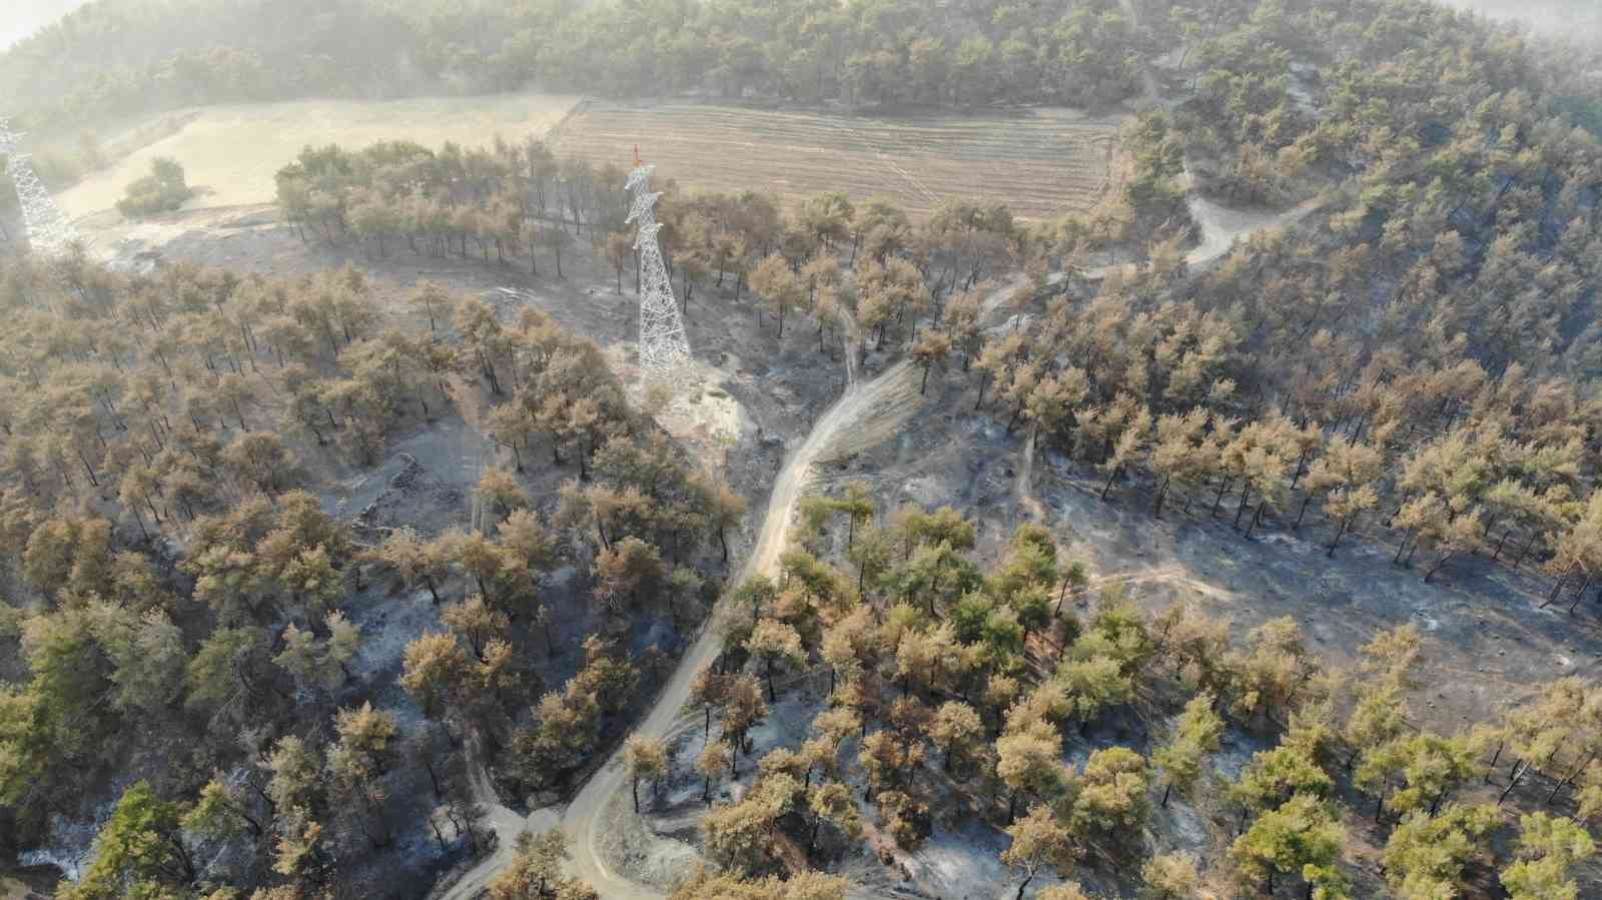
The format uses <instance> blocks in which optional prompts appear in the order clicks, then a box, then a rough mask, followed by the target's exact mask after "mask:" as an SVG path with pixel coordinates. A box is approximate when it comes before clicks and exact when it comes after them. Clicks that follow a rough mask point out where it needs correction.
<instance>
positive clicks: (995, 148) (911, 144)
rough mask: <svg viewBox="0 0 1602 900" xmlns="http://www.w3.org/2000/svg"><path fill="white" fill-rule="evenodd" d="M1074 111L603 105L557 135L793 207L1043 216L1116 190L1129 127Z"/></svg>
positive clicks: (666, 173) (676, 175)
mask: <svg viewBox="0 0 1602 900" xmlns="http://www.w3.org/2000/svg"><path fill="white" fill-rule="evenodd" d="M1120 121H1121V120H1120V119H1119V118H1117V117H1090V116H1086V115H1084V114H1082V113H1078V112H1075V111H1073V110H1060V109H1034V110H1020V111H1018V112H1006V113H987V114H984V115H944V116H907V117H895V118H873V117H865V116H846V115H834V114H827V113H813V112H772V111H765V110H753V109H743V108H738V107H727V106H706V105H700V104H688V103H686V104H652V105H639V106H633V105H624V104H613V103H592V104H589V105H588V106H587V107H586V108H584V109H583V110H582V111H581V112H578V113H576V114H574V115H573V116H571V117H569V118H568V120H567V121H566V123H564V125H563V126H562V127H561V129H560V133H559V134H557V135H555V136H554V137H555V143H556V150H557V152H558V154H559V155H564V156H565V155H575V156H585V157H588V158H589V159H591V160H592V161H597V162H599V161H601V160H605V159H615V160H616V161H617V162H618V163H619V164H620V165H625V164H627V163H628V161H629V159H630V157H631V156H632V154H633V148H634V146H635V145H636V144H638V145H639V147H640V153H641V155H642V156H643V157H644V158H645V159H646V161H647V162H651V163H655V164H656V166H657V172H658V174H659V175H660V176H662V177H665V178H673V179H676V180H677V181H678V182H679V183H680V184H683V185H687V186H691V187H699V188H706V189H712V190H730V191H733V190H758V191H766V192H768V193H771V194H774V195H776V196H778V197H779V198H780V199H781V200H783V201H784V202H785V203H787V204H789V203H793V202H795V201H797V200H799V199H801V198H803V197H806V196H809V195H812V194H815V193H818V192H820V191H826V190H843V191H846V192H847V193H848V194H850V195H851V197H852V199H854V200H863V199H866V198H868V197H871V196H875V195H886V196H889V197H891V198H893V199H894V200H896V201H897V202H898V203H900V204H901V206H902V207H903V208H905V209H906V210H907V211H908V212H909V213H911V214H912V215H913V216H915V217H920V216H924V215H927V214H928V212H929V211H930V210H931V209H933V208H934V206H935V205H936V204H937V203H939V202H940V201H941V200H942V199H944V198H947V197H952V198H964V199H968V200H986V201H1001V202H1004V203H1006V204H1007V205H1008V206H1010V207H1011V208H1012V210H1013V212H1014V214H1015V215H1018V216H1020V217H1023V218H1031V219H1041V218H1049V217H1052V216H1055V215H1059V214H1061V213H1064V212H1070V211H1074V210H1083V209H1087V208H1089V207H1090V206H1092V205H1093V204H1095V202H1096V201H1097V200H1098V199H1099V198H1100V197H1101V195H1102V193H1103V192H1104V191H1105V190H1106V189H1107V188H1108V186H1109V181H1110V178H1111V172H1112V170H1113V167H1112V165H1111V163H1112V158H1113V153H1114V150H1115V148H1116V144H1117V140H1116V139H1117V132H1118V126H1119V124H1120Z"/></svg>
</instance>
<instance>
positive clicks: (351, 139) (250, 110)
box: [57, 94, 578, 217]
mask: <svg viewBox="0 0 1602 900" xmlns="http://www.w3.org/2000/svg"><path fill="white" fill-rule="evenodd" d="M577 102H578V98H576V97H567V96H559V95H551V94H499V95H494V96H487V97H425V98H420V99H413V100H389V101H382V102H360V101H353V100H301V101H293V102H288V103H250V104H241V105H234V106H211V107H205V108H202V109H199V110H194V111H193V112H192V113H189V114H186V115H185V118H187V119H188V121H187V122H185V123H184V124H183V125H182V127H180V128H179V129H178V130H177V131H176V132H175V133H173V134H171V135H168V136H167V137H164V138H162V139H161V140H158V141H156V142H154V143H151V144H148V145H146V146H143V147H141V148H140V149H139V150H137V151H135V152H134V153H132V154H130V155H128V156H126V157H124V158H123V159H121V160H119V161H118V162H117V163H115V164H114V165H111V166H109V167H107V168H105V169H102V170H100V171H99V172H95V173H94V174H92V175H90V176H89V177H87V178H85V179H84V180H83V181H81V182H79V183H78V184H77V185H75V186H73V187H72V188H69V189H68V190H67V191H65V192H63V193H62V194H61V195H60V196H59V197H58V198H57V202H59V203H60V204H61V205H62V208H63V209H65V210H66V211H67V213H68V215H71V216H75V217H76V216H83V215H87V214H89V213H92V212H98V211H100V210H103V209H109V208H110V207H112V206H113V205H114V204H115V203H116V202H117V201H118V200H119V199H121V197H122V195H123V191H124V189H125V188H127V186H128V184H129V182H132V181H133V180H135V179H136V178H140V177H142V176H144V175H146V174H149V171H150V161H151V160H152V159H154V158H156V157H161V156H166V157H171V158H173V159H176V160H177V161H178V162H179V163H180V164H181V165H182V166H183V167H184V170H185V173H186V174H187V175H188V177H189V184H190V186H191V187H193V188H194V189H195V191H196V196H195V198H194V199H193V200H191V201H190V202H189V207H190V208H192V209H199V208H205V207H212V206H244V205H248V204H255V203H269V202H271V201H272V199H273V194H274V185H273V173H274V172H277V171H278V169H279V168H281V167H282V166H283V165H284V164H285V163H288V162H290V161H291V160H292V159H294V158H295V155H296V154H298V153H300V151H301V148H303V147H305V146H307V145H308V144H310V145H324V144H340V145H342V146H345V147H358V148H359V147H365V146H367V145H369V144H374V143H378V142H380V141H398V140H409V141H416V142H417V143H420V144H422V145H424V146H426V147H438V146H439V145H440V144H443V143H444V142H446V141H455V142H456V143H458V144H461V145H463V146H464V147H481V146H485V145H487V144H489V143H490V141H491V140H492V139H493V138H494V137H495V136H496V135H500V136H502V137H504V138H506V139H507V140H522V139H523V138H527V137H541V136H543V135H544V134H545V133H546V132H547V131H549V130H550V128H551V127H552V126H554V125H555V124H556V123H557V122H560V121H561V120H562V117H563V116H565V115H567V113H568V111H569V110H571V109H572V108H573V105H574V104H575V103H577ZM166 115H167V116H168V117H170V116H172V115H173V114H171V113H169V114H166Z"/></svg>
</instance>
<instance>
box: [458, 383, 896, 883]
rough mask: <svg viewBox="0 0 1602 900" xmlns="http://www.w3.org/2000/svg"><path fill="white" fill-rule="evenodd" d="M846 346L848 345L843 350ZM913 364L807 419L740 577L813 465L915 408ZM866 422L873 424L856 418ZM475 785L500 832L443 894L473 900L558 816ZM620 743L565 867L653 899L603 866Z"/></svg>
mask: <svg viewBox="0 0 1602 900" xmlns="http://www.w3.org/2000/svg"><path fill="white" fill-rule="evenodd" d="M848 352H849V351H848ZM916 376H917V372H916V370H915V369H914V368H913V366H912V365H911V364H910V363H909V362H905V361H903V362H900V363H897V364H896V365H894V366H891V367H890V368H888V369H886V370H885V371H884V372H883V373H881V374H880V375H879V376H878V377H876V378H874V379H873V380H872V381H869V382H866V383H864V384H857V383H855V381H854V380H853V381H852V383H851V384H850V386H849V387H848V388H847V390H846V393H845V394H843V395H842V396H841V397H840V399H839V400H837V401H836V402H835V404H834V405H833V406H831V407H830V408H829V409H828V410H827V411H826V412H824V414H823V415H822V416H820V417H819V418H818V420H817V422H816V423H815V424H814V425H813V427H812V431H811V433H809V434H808V435H807V437H806V440H805V441H804V442H803V443H802V444H801V446H799V447H797V448H796V449H795V451H794V452H793V453H791V455H790V458H789V459H788V460H787V461H786V462H785V464H784V467H783V468H782V469H781V470H780V471H779V474H778V477H777V478H776V479H775V480H774V483H773V491H772V493H771V494H770V495H769V496H768V508H767V513H766V517H765V518H764V519H763V521H762V530H761V532H760V533H759V534H758V536H757V540H756V544H755V546H754V547H752V549H751V553H750V555H749V556H747V558H746V561H745V564H744V566H742V567H741V569H740V572H739V574H738V575H737V581H738V580H744V579H746V578H749V577H751V576H752V575H757V574H762V573H769V572H772V571H774V570H775V569H776V568H777V567H778V562H779V556H780V554H782V553H783V552H784V548H785V546H786V545H787V544H788V542H789V532H790V521H791V519H792V518H793V515H794V512H795V508H796V504H797V503H799V502H800V500H801V497H802V494H803V492H804V491H805V489H806V486H807V483H808V481H809V480H810V476H811V474H812V468H813V466H814V465H815V464H816V463H818V462H821V461H824V460H826V459H828V458H829V457H830V456H831V455H833V454H836V453H838V452H840V451H841V449H842V445H853V446H860V443H861V441H860V439H858V438H859V437H860V435H861V434H862V433H864V432H869V433H873V434H882V435H888V434H890V433H892V432H893V431H894V429H895V428H896V427H898V426H899V425H900V424H901V423H902V422H904V421H906V419H908V418H910V417H911V416H912V415H913V414H914V413H916V411H917V406H918V403H917V401H918V396H919V395H918V391H917V381H918V380H917V377H916ZM869 423H871V424H872V426H873V427H872V428H871V429H868V428H864V427H862V426H864V425H867V424H869ZM719 649H720V644H719V638H718V632H717V629H715V628H710V627H708V628H703V629H702V631H701V635H700V637H699V638H697V639H696V642H695V644H694V645H693V646H691V647H690V649H689V651H687V652H686V653H685V654H684V658H683V659H682V660H681V661H680V662H679V666H678V668H677V669H676V670H674V672H673V675H672V677H671V678H670V679H669V680H668V683H667V685H666V687H664V688H663V690H662V694H661V696H659V697H658V698H657V701H656V705H655V706H654V707H652V709H651V711H650V713H649V714H648V715H647V716H646V717H645V720H644V721H643V722H641V723H640V725H639V726H638V728H637V729H636V733H638V734H641V735H644V736H647V737H666V736H667V735H668V734H669V733H670V732H671V731H672V730H673V727H674V725H675V723H676V722H677V721H678V720H679V719H680V717H681V716H682V715H683V712H684V705H685V702H686V701H687V700H688V699H689V694H690V682H691V680H692V679H693V678H694V677H695V673H696V672H698V671H700V669H701V668H702V667H703V666H705V665H708V664H709V663H711V662H712V660H713V659H714V658H716V657H717V654H718V651H719ZM472 770H473V772H474V778H473V787H474V792H475V794H476V795H477V796H478V799H479V800H480V802H482V803H483V804H484V805H485V807H486V808H487V810H488V814H487V816H486V820H487V823H488V824H489V825H490V827H491V828H492V829H494V830H495V832H496V833H497V834H498V835H499V836H500V839H501V846H500V848H499V849H497V850H496V852H495V853H494V854H492V855H491V856H489V857H486V858H485V859H484V860H483V861H481V862H480V863H479V864H478V865H477V866H475V867H473V868H472V869H471V870H469V871H468V872H467V873H466V874H464V875H463V876H462V878H461V879H460V880H459V881H457V882H456V883H455V884H454V885H452V886H451V888H450V889H449V890H448V891H446V892H445V893H444V894H443V895H442V897H441V900H471V898H473V897H476V896H477V895H478V894H479V892H481V891H482V890H483V889H484V887H485V885H487V884H488V883H489V880H490V879H491V878H492V877H494V875H495V873H496V872H497V871H499V870H500V869H501V867H503V866H505V865H506V864H507V862H508V861H509V860H510V859H511V845H512V842H513V840H514V839H515V838H516V836H517V832H518V831H520V830H523V829H524V828H525V827H526V828H527V829H529V830H541V829H543V828H549V827H552V826H553V825H555V824H557V820H556V817H555V815H554V814H553V813H552V811H550V810H538V811H536V812H534V813H533V814H532V815H530V816H529V818H528V819H527V820H526V821H525V820H523V819H521V818H520V817H518V816H517V815H516V813H514V812H512V811H511V810H509V809H507V808H506V807H505V806H502V805H501V804H500V803H499V801H498V800H497V799H496V797H495V796H494V790H493V788H492V787H491V786H490V784H489V780H488V778H487V777H484V776H483V773H482V765H481V763H480V762H479V761H478V759H477V757H476V756H475V757H474V760H473V764H472ZM624 780H625V779H624V770H623V762H622V750H621V748H620V749H619V750H617V751H616V752H614V753H613V754H612V757H611V758H610V759H608V760H607V761H606V764H605V765H603V766H602V767H601V768H600V769H599V770H597V771H596V773H595V774H594V775H593V776H591V778H590V780H589V782H587V783H586V784H585V785H584V787H583V789H581V790H580V791H579V793H578V796H576V797H574V798H573V802H572V803H570V804H569V805H568V807H567V809H566V810H565V811H563V813H562V816H561V819H560V825H561V828H562V831H563V832H565V833H566V835H567V837H568V844H569V847H570V850H571V854H572V856H571V859H570V860H569V865H568V870H569V872H570V873H571V874H572V875H574V876H575V877H578V878H582V879H583V880H585V881H587V882H589V883H590V885H591V886H593V887H594V888H595V890H596V891H597V892H599V893H600V895H601V896H602V897H605V898H607V900H656V898H660V897H662V896H663V895H662V894H661V893H660V892H659V891H657V890H655V889H653V888H650V887H647V886H645V885H641V884H637V883H635V882H633V881H631V880H629V879H628V878H627V877H626V876H624V875H623V874H622V873H619V872H617V871H615V870H614V869H612V867H610V866H608V865H607V863H606V861H605V860H603V859H602V858H601V853H600V850H599V845H600V830H601V829H602V828H603V827H604V823H605V822H606V815H605V813H606V809H607V806H608V805H609V803H610V802H611V801H612V800H613V798H614V797H616V796H617V794H618V792H619V790H621V789H622V787H623V785H624Z"/></svg>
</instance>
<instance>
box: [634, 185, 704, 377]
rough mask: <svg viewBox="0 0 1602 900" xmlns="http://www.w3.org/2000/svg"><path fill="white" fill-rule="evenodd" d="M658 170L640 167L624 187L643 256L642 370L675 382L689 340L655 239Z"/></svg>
mask: <svg viewBox="0 0 1602 900" xmlns="http://www.w3.org/2000/svg"><path fill="white" fill-rule="evenodd" d="M636 161H637V158H636ZM655 168H656V167H655V166H647V165H643V164H642V165H640V166H639V167H638V168H636V169H635V170H634V171H633V172H632V173H630V174H629V180H628V184H627V186H626V188H625V189H626V190H629V191H632V192H633V193H634V202H633V206H632V207H631V208H630V210H629V217H628V221H629V222H632V223H634V224H635V226H636V228H637V229H638V231H637V233H636V235H635V238H634V249H635V251H636V252H637V253H639V254H640V368H641V369H642V370H643V371H644V372H645V376H646V377H647V378H663V379H668V380H673V379H674V378H675V376H677V375H679V374H681V373H682V372H683V371H684V370H685V369H687V368H688V366H689V364H690V340H689V338H688V337H687V336H686V335H685V333H684V320H683V318H681V317H680V315H679V305H678V302H677V301H676V300H674V299H673V282H672V281H671V280H670V279H669V278H668V273H667V265H666V263H664V262H663V260H662V247H661V245H659V244H658V243H657V239H656V233H657V232H658V231H661V230H662V226H661V225H660V224H658V223H657V221H656V201H657V198H658V197H661V196H662V195H661V194H659V193H652V192H651V172H652V170H654V169H655Z"/></svg>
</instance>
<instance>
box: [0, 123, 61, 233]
mask: <svg viewBox="0 0 1602 900" xmlns="http://www.w3.org/2000/svg"><path fill="white" fill-rule="evenodd" d="M21 139H22V135H20V134H18V133H17V132H15V131H12V130H11V121H10V120H9V119H4V118H0V155H4V156H5V157H6V172H7V173H8V174H10V176H11V183H12V184H14V185H16V188H17V202H18V203H19V204H20V205H21V206H22V224H23V227H25V228H26V229H27V231H28V246H29V247H31V248H33V252H34V253H37V254H38V255H40V256H43V257H59V256H65V255H66V254H67V252H68V250H70V249H71V247H72V245H73V244H75V243H77V242H78V229H76V228H74V227H72V223H71V222H69V221H67V217H66V216H65V215H63V214H62V212H61V208H60V207H58V206H56V202H55V201H54V200H52V199H50V192H49V191H47V190H45V186H44V184H43V183H41V182H40V181H39V176H38V175H37V174H36V173H35V172H34V171H33V161H32V159H31V157H30V156H29V154H26V153H18V152H17V145H18V142H19V141H20V140H21Z"/></svg>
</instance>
